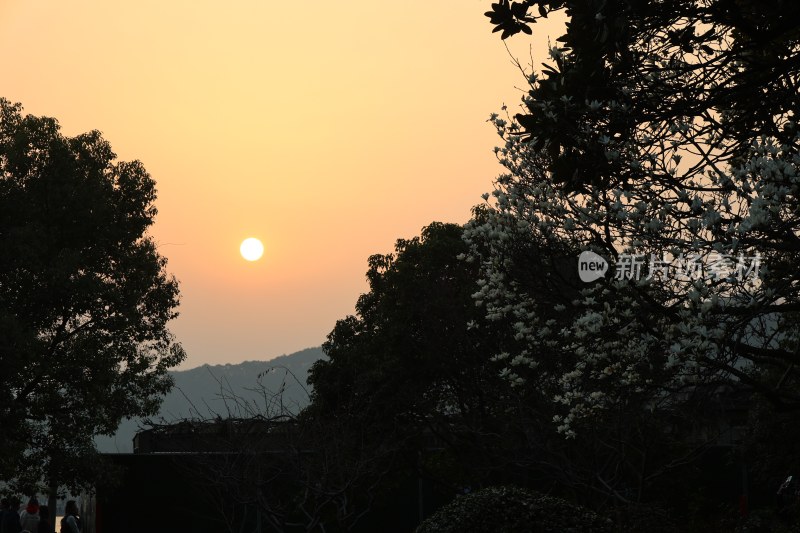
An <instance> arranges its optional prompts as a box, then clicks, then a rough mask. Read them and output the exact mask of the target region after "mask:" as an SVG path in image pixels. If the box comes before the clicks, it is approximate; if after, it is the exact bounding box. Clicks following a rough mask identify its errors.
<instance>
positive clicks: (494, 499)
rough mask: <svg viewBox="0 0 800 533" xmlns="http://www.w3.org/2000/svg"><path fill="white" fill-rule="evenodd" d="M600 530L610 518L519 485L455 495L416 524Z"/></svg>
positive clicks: (541, 532) (580, 532) (496, 532)
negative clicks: (451, 499) (428, 516)
mask: <svg viewBox="0 0 800 533" xmlns="http://www.w3.org/2000/svg"><path fill="white" fill-rule="evenodd" d="M463 531H471V532H474V533H481V532H487V533H489V532H491V533H500V532H505V531H508V532H514V533H518V532H522V531H536V532H537V533H565V532H569V533H584V532H585V533H589V532H591V533H595V532H596V533H603V532H610V531H612V524H611V521H610V520H608V519H606V518H602V517H600V516H599V515H597V514H596V513H594V512H592V511H590V510H589V509H586V508H584V507H581V506H579V505H576V504H573V503H570V502H568V501H566V500H562V499H560V498H554V497H552V496H545V495H544V494H540V493H538V492H534V491H531V490H527V489H522V488H519V487H510V486H502V487H488V488H486V489H482V490H479V491H477V492H474V493H472V494H467V495H464V496H458V497H456V499H455V500H453V501H452V502H450V503H449V504H448V505H446V506H444V507H442V508H441V509H440V510H439V511H437V512H436V513H435V514H434V515H433V516H431V517H430V518H428V519H427V520H425V521H424V522H423V523H422V524H420V526H419V527H418V528H417V533H434V532H436V533H447V532H453V533H461V532H463Z"/></svg>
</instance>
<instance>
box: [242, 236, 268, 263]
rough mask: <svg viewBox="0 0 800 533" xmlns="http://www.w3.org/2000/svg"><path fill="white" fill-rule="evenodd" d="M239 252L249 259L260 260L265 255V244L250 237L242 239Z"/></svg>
mask: <svg viewBox="0 0 800 533" xmlns="http://www.w3.org/2000/svg"><path fill="white" fill-rule="evenodd" d="M239 252H240V253H241V254H242V257H244V258H245V259H247V260H248V261H258V260H259V259H261V256H262V255H264V245H263V244H261V241H259V240H258V239H256V238H253V237H250V238H249V239H245V240H243V241H242V245H241V246H239Z"/></svg>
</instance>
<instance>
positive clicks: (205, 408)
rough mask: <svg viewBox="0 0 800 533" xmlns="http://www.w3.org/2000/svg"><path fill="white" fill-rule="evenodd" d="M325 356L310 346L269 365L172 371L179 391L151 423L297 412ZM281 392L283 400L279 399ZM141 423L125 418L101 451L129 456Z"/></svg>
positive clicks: (250, 363) (99, 441) (101, 439)
mask: <svg viewBox="0 0 800 533" xmlns="http://www.w3.org/2000/svg"><path fill="white" fill-rule="evenodd" d="M323 358H325V355H324V354H323V353H322V348H321V347H316V348H307V349H305V350H301V351H299V352H295V353H293V354H290V355H282V356H280V357H276V358H274V359H270V360H269V361H244V362H242V363H238V364H225V365H203V366H199V367H197V368H192V369H189V370H176V371H173V372H171V374H172V376H173V378H174V379H175V387H174V388H173V389H172V391H171V392H170V393H169V394H167V396H166V397H165V398H164V402H163V403H162V404H161V410H160V412H159V414H158V415H157V416H154V417H152V419H153V421H155V422H159V421H161V420H163V421H164V422H174V421H176V420H180V419H183V418H215V417H216V416H222V417H223V418H224V417H227V416H240V417H246V416H249V415H251V414H252V413H253V412H264V411H265V410H266V409H271V410H273V411H274V410H276V409H280V408H281V406H280V405H278V404H277V401H278V399H279V398H280V399H281V400H282V402H283V404H282V406H283V407H284V408H287V409H288V410H290V411H293V412H297V411H299V410H300V409H302V408H303V407H305V406H306V405H307V404H308V400H309V398H308V395H309V393H310V390H308V386H307V385H306V378H307V377H308V370H309V368H311V365H313V364H314V363H315V362H316V361H318V360H320V359H323ZM279 393H282V394H280V396H278V394H279ZM141 423H142V421H141V419H132V420H123V421H122V424H120V427H119V428H118V429H117V432H116V434H115V435H113V436H111V437H105V436H101V437H97V438H96V439H95V443H96V444H97V449H98V450H99V451H101V452H103V453H130V452H132V451H133V437H134V435H135V434H136V432H137V431H138V430H139V427H140V426H141Z"/></svg>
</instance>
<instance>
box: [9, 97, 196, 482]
mask: <svg viewBox="0 0 800 533" xmlns="http://www.w3.org/2000/svg"><path fill="white" fill-rule="evenodd" d="M155 198H156V191H155V183H154V181H153V179H152V178H151V177H150V175H149V174H148V173H147V172H146V171H145V169H144V167H143V166H142V164H141V163H140V162H138V161H133V162H119V161H116V156H115V154H114V153H113V152H112V151H111V147H110V146H109V144H108V143H107V142H106V141H105V140H103V138H102V137H101V135H100V133H99V132H97V131H92V132H89V133H85V134H82V135H78V136H75V137H66V136H64V135H62V134H61V133H60V131H59V125H58V123H57V122H56V120H55V119H52V118H47V117H36V116H32V115H23V113H22V107H21V106H20V105H19V104H11V103H10V102H9V101H7V100H5V99H0V427H2V433H3V438H2V441H0V476H1V477H3V478H5V479H9V478H11V477H13V476H15V475H22V476H23V477H25V478H26V480H27V481H33V482H38V481H39V480H41V479H43V478H45V479H47V480H54V481H57V482H63V483H70V484H75V483H78V482H80V481H82V479H81V478H82V477H86V476H87V475H89V472H87V471H86V470H83V469H82V468H77V465H78V464H80V465H81V466H82V467H87V466H88V465H89V464H93V463H94V462H93V461H91V462H89V461H87V462H83V463H78V461H79V460H80V459H81V458H84V459H85V458H87V457H88V456H90V455H91V454H92V453H93V451H94V445H93V441H92V439H93V437H94V436H95V435H99V434H111V433H113V432H114V431H115V430H116V428H117V426H118V424H119V422H120V420H121V419H122V418H125V417H133V416H143V415H152V414H155V412H156V410H157V408H158V406H159V404H160V401H161V397H162V395H163V394H164V393H165V392H167V391H168V390H169V388H170V386H171V378H170V376H169V374H168V372H167V371H168V369H169V368H171V367H173V366H175V365H177V364H178V363H179V362H181V361H182V360H183V359H184V357H185V354H184V352H183V350H182V348H181V346H180V345H179V344H176V343H175V342H174V340H173V337H172V335H171V334H170V332H169V330H168V329H167V322H168V321H169V320H170V319H172V318H174V317H175V316H176V314H177V313H176V307H177V305H178V300H179V292H178V284H177V282H176V280H175V279H174V278H173V277H171V276H170V275H168V274H167V272H166V270H165V267H166V259H165V258H164V257H162V256H161V255H160V254H159V253H158V250H157V249H156V244H155V243H154V242H153V240H152V239H151V238H150V237H149V236H148V235H147V229H148V228H149V227H150V225H151V224H152V223H153V218H154V216H155V215H156V208H155V206H154V204H153V202H154V201H155Z"/></svg>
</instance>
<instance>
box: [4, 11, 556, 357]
mask: <svg viewBox="0 0 800 533" xmlns="http://www.w3.org/2000/svg"><path fill="white" fill-rule="evenodd" d="M490 3H491V2H490V1H489V0H486V1H482V0H470V1H465V0H405V1H403V2H385V1H375V0H372V1H363V0H349V1H345V2H321V1H307V2H275V1H269V0H261V1H249V0H238V1H233V2H227V3H224V4H223V3H222V2H211V1H205V0H191V1H181V0H169V1H164V0H156V1H150V0H140V1H137V2H108V1H104V0H91V1H89V0H86V1H70V2H63V1H56V0H37V1H35V2H31V1H30V0H0V50H2V53H1V54H0V96H3V97H5V98H7V99H9V100H11V101H12V102H20V103H21V104H22V105H23V106H24V108H25V112H26V113H31V114H34V115H46V116H51V117H55V118H57V119H58V121H59V123H60V124H61V127H62V131H63V132H64V133H65V134H66V135H76V134H79V133H82V132H85V131H90V130H95V129H96V130H100V131H101V132H102V133H103V136H104V138H105V139H106V140H108V141H109V142H110V143H111V145H112V147H113V149H114V151H115V153H116V154H117V155H118V156H119V158H120V160H133V159H138V160H140V161H142V162H143V164H144V166H145V168H147V170H148V172H149V173H150V174H151V175H152V176H153V178H154V179H155V180H156V183H157V188H158V199H157V201H156V206H157V208H158V211H159V213H158V216H157V219H156V222H155V224H154V226H153V227H152V229H151V231H150V234H151V236H152V237H153V238H154V239H155V240H156V242H157V243H158V245H159V252H160V253H161V254H162V255H164V256H165V257H166V258H167V259H168V270H169V272H170V273H172V274H174V275H175V276H176V278H177V279H178V280H179V281H180V284H181V294H182V299H181V306H180V316H179V318H177V319H176V320H175V321H174V322H173V323H172V324H171V328H170V329H171V330H172V332H173V333H174V334H175V336H176V338H177V340H178V341H180V342H181V343H182V344H183V346H184V348H185V349H186V351H187V354H188V357H187V360H186V361H185V362H184V363H183V365H182V366H181V367H180V368H182V369H186V368H192V367H196V366H199V365H202V364H223V363H238V362H241V361H244V360H267V359H271V358H273V357H276V356H279V355H282V354H287V353H292V352H295V351H297V350H300V349H303V348H306V347H311V346H318V345H320V344H321V343H322V342H323V341H324V340H325V337H326V335H327V334H328V333H329V332H330V331H331V329H332V328H333V326H334V324H335V322H336V320H338V319H340V318H344V317H345V316H346V315H348V314H352V313H353V312H354V306H355V302H356V299H357V298H358V296H359V294H361V293H363V292H365V291H366V290H367V289H368V287H367V284H366V280H365V272H366V269H367V258H368V257H369V256H370V255H372V254H375V253H388V252H391V251H392V250H393V246H394V243H395V241H396V240H397V239H398V238H411V237H413V236H415V235H418V234H419V231H420V229H421V228H422V227H423V226H425V225H427V224H429V223H430V222H432V221H441V222H457V223H464V222H466V221H467V220H468V219H469V215H470V208H471V207H472V206H473V205H475V204H478V203H481V202H482V199H481V197H480V196H481V194H483V193H484V192H487V191H490V190H491V188H492V181H493V180H494V179H495V178H496V177H497V175H498V174H499V173H501V172H502V168H501V167H500V166H499V164H498V163H497V160H496V159H495V156H494V154H493V151H492V149H493V147H494V146H496V145H497V144H499V142H500V139H499V138H498V137H497V135H496V133H495V132H494V130H493V128H492V127H491V126H490V124H488V123H487V122H486V120H487V118H488V116H489V114H490V113H492V112H498V111H500V108H501V106H502V105H503V104H507V105H508V106H509V109H510V110H511V111H514V110H516V109H517V108H518V106H519V101H520V97H521V95H522V92H521V88H522V87H523V86H524V85H525V81H524V78H523V76H522V74H521V73H520V71H519V69H518V68H517V67H516V66H515V65H514V64H513V62H512V57H518V58H519V59H520V61H521V62H522V63H524V64H528V63H530V62H531V58H533V60H534V61H533V63H534V64H535V65H537V66H539V64H540V63H541V62H542V61H545V57H546V55H547V42H548V36H549V37H550V38H551V39H553V40H554V39H555V37H557V35H558V29H559V27H558V25H557V22H555V21H552V22H548V25H541V24H538V25H536V26H535V27H534V38H533V39H528V38H524V37H517V38H516V39H513V38H512V39H511V40H510V41H511V42H510V43H509V49H508V50H507V49H506V46H505V45H504V43H503V41H501V40H500V38H499V36H498V34H493V33H492V32H491V30H492V26H491V25H490V24H489V21H488V19H487V18H486V17H484V15H483V13H484V12H485V11H487V10H488V9H489V6H490ZM247 237H256V238H258V239H260V240H261V241H263V243H264V246H265V253H264V256H263V258H262V259H261V260H260V261H257V262H248V261H245V260H244V259H242V257H241V256H240V255H239V244H240V243H241V241H242V240H244V239H245V238H247Z"/></svg>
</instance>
